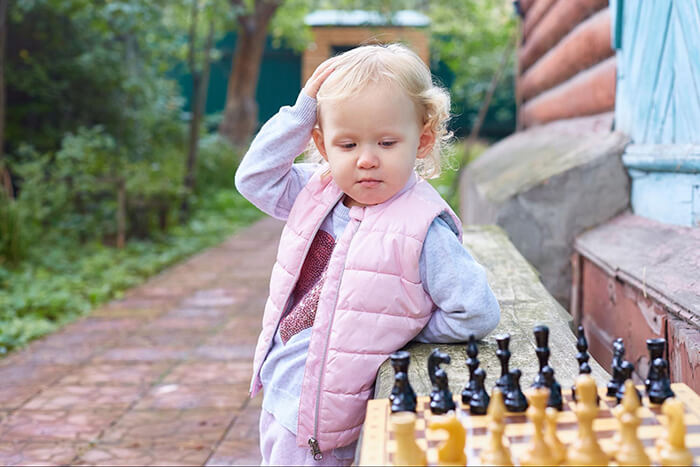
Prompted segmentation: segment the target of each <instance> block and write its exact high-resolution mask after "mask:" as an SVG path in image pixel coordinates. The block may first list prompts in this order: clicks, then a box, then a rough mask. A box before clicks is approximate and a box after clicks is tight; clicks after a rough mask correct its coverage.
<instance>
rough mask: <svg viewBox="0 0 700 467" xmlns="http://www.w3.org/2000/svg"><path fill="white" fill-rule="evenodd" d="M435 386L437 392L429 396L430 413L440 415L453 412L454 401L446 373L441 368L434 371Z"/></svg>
mask: <svg viewBox="0 0 700 467" xmlns="http://www.w3.org/2000/svg"><path fill="white" fill-rule="evenodd" d="M435 384H436V387H437V391H435V393H434V394H432V395H431V396H430V412H432V413H433V414H435V415H441V414H444V413H447V412H449V411H450V410H455V401H454V400H453V399H452V392H451V391H450V388H449V384H448V382H447V373H445V370H443V369H442V368H438V369H437V370H435Z"/></svg>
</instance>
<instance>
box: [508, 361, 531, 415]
mask: <svg viewBox="0 0 700 467" xmlns="http://www.w3.org/2000/svg"><path fill="white" fill-rule="evenodd" d="M522 374H523V373H522V372H521V371H520V370H519V369H517V368H516V369H514V370H511V371H510V377H511V381H512V386H511V389H510V391H508V392H507V393H505V396H506V400H505V404H506V409H508V410H509V411H511V412H525V411H526V410H527V407H528V402H527V398H526V397H525V394H523V391H522V389H521V388H520V377H521V376H522Z"/></svg>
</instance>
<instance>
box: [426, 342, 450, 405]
mask: <svg viewBox="0 0 700 467" xmlns="http://www.w3.org/2000/svg"><path fill="white" fill-rule="evenodd" d="M450 360H451V359H450V356H449V355H448V354H446V353H445V352H441V351H440V349H433V350H432V351H431V352H430V355H429V356H428V376H429V377H430V382H431V383H432V385H433V388H432V391H431V392H430V397H433V394H435V392H436V391H437V390H438V386H437V381H436V379H435V373H436V372H437V370H439V369H440V364H441V363H445V364H449V363H450Z"/></svg>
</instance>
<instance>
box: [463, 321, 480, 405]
mask: <svg viewBox="0 0 700 467" xmlns="http://www.w3.org/2000/svg"><path fill="white" fill-rule="evenodd" d="M478 354H479V348H478V347H477V346H476V338H475V337H474V334H471V335H470V336H469V341H468V342H467V367H469V382H468V383H467V385H466V386H465V387H464V389H463V390H462V403H464V404H469V403H470V401H471V400H472V394H474V391H475V390H476V381H475V380H474V371H476V369H477V368H479V359H478V358H476V356H477V355H478Z"/></svg>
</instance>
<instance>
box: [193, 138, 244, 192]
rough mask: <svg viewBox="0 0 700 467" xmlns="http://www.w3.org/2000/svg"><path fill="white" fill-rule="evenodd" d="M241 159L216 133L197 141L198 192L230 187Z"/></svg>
mask: <svg viewBox="0 0 700 467" xmlns="http://www.w3.org/2000/svg"><path fill="white" fill-rule="evenodd" d="M241 158H242V156H241V154H239V153H238V152H237V151H236V150H235V149H234V148H233V146H231V144H230V143H229V142H228V141H226V140H225V139H224V138H222V137H221V136H219V134H218V133H211V134H209V135H206V136H204V137H203V138H201V139H200V140H199V157H198V159H197V187H199V189H200V191H201V190H205V189H207V187H217V188H227V187H228V188H230V187H232V186H233V176H234V174H235V172H236V168H237V167H238V164H239V163H240V161H241Z"/></svg>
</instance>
